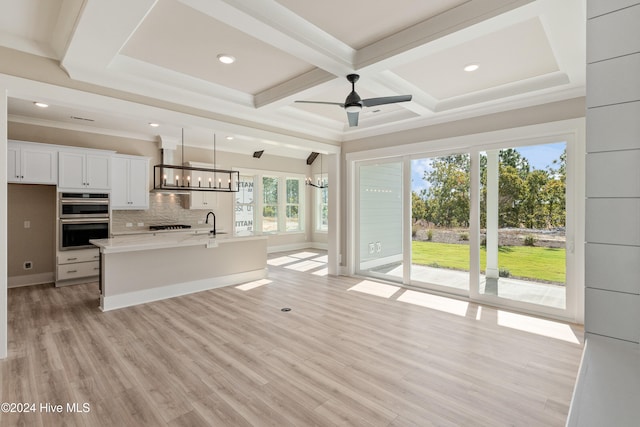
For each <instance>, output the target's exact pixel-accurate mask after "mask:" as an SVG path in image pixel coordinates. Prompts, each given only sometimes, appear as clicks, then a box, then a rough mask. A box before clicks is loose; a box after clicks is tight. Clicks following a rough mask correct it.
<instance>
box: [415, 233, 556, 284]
mask: <svg viewBox="0 0 640 427" xmlns="http://www.w3.org/2000/svg"><path fill="white" fill-rule="evenodd" d="M412 248H413V252H412V262H413V263H414V264H418V265H433V266H435V264H437V265H438V266H439V267H444V268H453V269H456V270H464V271H469V246H468V245H459V244H454V243H434V242H420V241H413V242H412ZM498 250H499V253H498V267H499V268H506V269H508V270H509V272H510V273H511V277H516V278H525V279H533V280H539V281H545V282H554V283H565V250H564V249H556V248H539V247H534V246H501V247H500V248H499V249H498ZM486 262H487V250H486V249H485V248H484V247H483V248H481V250H480V268H481V269H482V271H483V272H484V267H485V265H486Z"/></svg>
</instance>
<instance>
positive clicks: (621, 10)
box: [585, 0, 640, 343]
mask: <svg viewBox="0 0 640 427" xmlns="http://www.w3.org/2000/svg"><path fill="white" fill-rule="evenodd" d="M587 9H588V10H587V13H588V21H587V147H586V148H587V155H586V171H587V172H586V196H587V201H586V241H587V243H586V248H585V252H586V254H585V258H586V259H585V265H586V267H585V285H586V295H585V299H586V303H585V331H586V333H587V337H588V336H589V334H596V335H603V336H606V337H611V338H616V339H620V340H625V341H630V342H633V343H639V342H640V268H639V267H638V266H639V265H640V167H639V165H640V77H639V76H640V25H638V22H640V2H638V1H637V0H636V1H629V0H626V1H625V0H613V1H612V0H590V1H589V2H588V5H587Z"/></svg>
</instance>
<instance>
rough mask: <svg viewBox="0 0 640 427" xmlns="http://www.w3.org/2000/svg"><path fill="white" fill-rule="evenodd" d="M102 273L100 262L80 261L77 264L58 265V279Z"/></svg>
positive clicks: (77, 277)
mask: <svg viewBox="0 0 640 427" xmlns="http://www.w3.org/2000/svg"><path fill="white" fill-rule="evenodd" d="M99 274H100V262H99V261H91V262H79V263H75V264H61V265H58V280H69V279H79V278H82V277H93V276H98V275H99Z"/></svg>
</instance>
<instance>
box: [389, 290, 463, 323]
mask: <svg viewBox="0 0 640 427" xmlns="http://www.w3.org/2000/svg"><path fill="white" fill-rule="evenodd" d="M398 301H400V302H407V303H409V304H415V305H419V306H422V307H427V308H430V309H433V310H438V311H443V312H445V313H450V314H455V315H456V316H462V317H465V316H466V315H467V310H468V309H469V303H468V302H466V301H460V300H457V299H453V298H445V297H441V296H437V295H431V294H427V293H424V292H417V291H404V292H403V293H402V295H400V296H399V297H398Z"/></svg>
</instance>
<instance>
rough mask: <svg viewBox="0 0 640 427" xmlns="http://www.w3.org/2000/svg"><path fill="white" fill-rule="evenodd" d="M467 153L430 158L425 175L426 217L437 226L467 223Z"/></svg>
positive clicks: (468, 166) (453, 225) (468, 184)
mask: <svg viewBox="0 0 640 427" xmlns="http://www.w3.org/2000/svg"><path fill="white" fill-rule="evenodd" d="M470 166H471V165H470V161H469V156H468V155H464V154H459V155H452V156H445V157H438V158H436V159H433V161H432V162H431V169H430V170H428V171H426V172H425V174H424V179H425V180H426V181H427V182H429V184H430V186H429V188H428V190H427V191H426V201H427V202H426V205H427V206H426V211H427V219H428V220H429V221H431V222H433V223H434V224H436V225H438V226H444V227H461V226H462V227H466V226H468V225H469V208H470V206H469V191H470V182H469V170H470Z"/></svg>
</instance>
